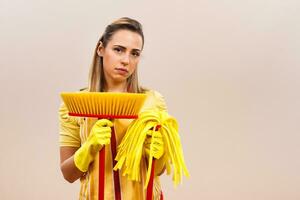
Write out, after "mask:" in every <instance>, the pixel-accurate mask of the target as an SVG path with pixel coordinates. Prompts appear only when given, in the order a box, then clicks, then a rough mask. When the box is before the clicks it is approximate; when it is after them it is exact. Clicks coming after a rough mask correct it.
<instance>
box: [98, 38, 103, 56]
mask: <svg viewBox="0 0 300 200" xmlns="http://www.w3.org/2000/svg"><path fill="white" fill-rule="evenodd" d="M103 51H104V47H103V43H102V42H101V41H100V42H99V46H98V48H97V54H98V56H100V57H102V56H103Z"/></svg>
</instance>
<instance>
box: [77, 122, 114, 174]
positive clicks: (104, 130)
mask: <svg viewBox="0 0 300 200" xmlns="http://www.w3.org/2000/svg"><path fill="white" fill-rule="evenodd" d="M112 126H113V123H112V122H111V121H109V120H108V119H100V120H98V121H97V122H96V123H95V124H94V126H93V127H92V129H91V132H90V135H89V136H88V138H87V140H86V141H85V143H84V144H83V145H82V146H81V147H80V148H79V149H78V150H77V151H76V152H75V154H74V163H75V165H76V167H77V168H78V169H79V170H80V171H82V172H86V171H87V170H88V167H89V165H90V163H91V162H92V161H94V159H95V155H96V154H97V153H98V152H99V151H100V150H101V148H102V147H103V146H104V145H107V144H109V143H110V138H111V128H110V127H112Z"/></svg>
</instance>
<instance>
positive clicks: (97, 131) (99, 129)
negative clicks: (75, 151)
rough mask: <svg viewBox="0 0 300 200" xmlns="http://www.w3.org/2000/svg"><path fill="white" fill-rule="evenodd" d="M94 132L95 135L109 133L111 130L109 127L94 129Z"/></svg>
mask: <svg viewBox="0 0 300 200" xmlns="http://www.w3.org/2000/svg"><path fill="white" fill-rule="evenodd" d="M94 132H96V133H111V128H110V127H96V128H95V129H94Z"/></svg>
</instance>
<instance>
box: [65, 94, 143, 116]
mask: <svg viewBox="0 0 300 200" xmlns="http://www.w3.org/2000/svg"><path fill="white" fill-rule="evenodd" d="M61 97H62V99H63V101H64V103H65V105H66V107H67V108H68V110H69V115H70V116H78V117H95V118H114V119H117V118H123V119H126V118H127V119H128V118H130V119H134V118H137V117H138V113H139V111H140V109H141V108H142V106H143V104H144V101H145V99H146V94H140V93H115V92H63V93H61Z"/></svg>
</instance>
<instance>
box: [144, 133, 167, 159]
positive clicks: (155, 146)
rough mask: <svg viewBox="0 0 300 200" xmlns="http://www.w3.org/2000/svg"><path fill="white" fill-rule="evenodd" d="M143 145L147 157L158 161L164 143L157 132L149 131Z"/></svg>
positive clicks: (162, 152)
mask: <svg viewBox="0 0 300 200" xmlns="http://www.w3.org/2000/svg"><path fill="white" fill-rule="evenodd" d="M144 145H145V153H146V156H147V157H149V156H153V157H154V158H156V159H159V158H160V157H161V156H162V155H163V154H164V141H163V137H162V135H161V133H160V132H159V131H154V130H149V131H148V132H147V136H146V139H145V143H144Z"/></svg>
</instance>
